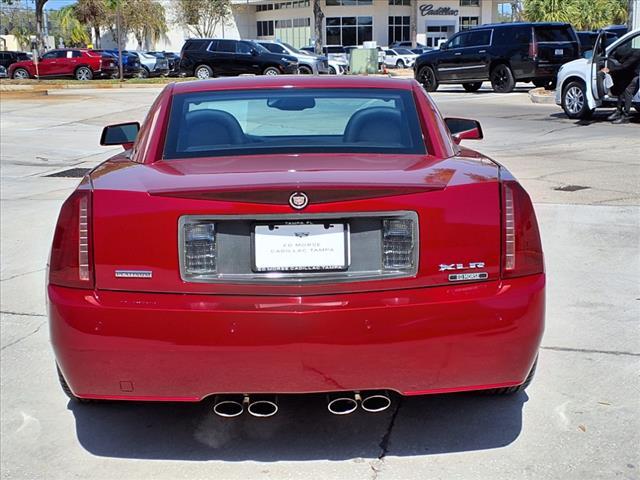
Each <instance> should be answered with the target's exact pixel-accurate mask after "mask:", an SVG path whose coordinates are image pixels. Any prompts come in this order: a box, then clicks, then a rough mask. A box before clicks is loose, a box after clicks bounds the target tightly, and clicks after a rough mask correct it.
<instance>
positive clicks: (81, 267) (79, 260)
mask: <svg viewBox="0 0 640 480" xmlns="http://www.w3.org/2000/svg"><path fill="white" fill-rule="evenodd" d="M49 283H51V284H53V285H60V286H63V287H74V288H93V286H94V282H93V249H92V228H91V190H88V189H81V190H76V191H75V192H73V194H71V196H70V197H69V198H68V199H67V201H66V202H64V204H63V205H62V209H61V210H60V216H59V217H58V223H57V224H56V231H55V233H54V236H53V245H52V247H51V258H50V262H49Z"/></svg>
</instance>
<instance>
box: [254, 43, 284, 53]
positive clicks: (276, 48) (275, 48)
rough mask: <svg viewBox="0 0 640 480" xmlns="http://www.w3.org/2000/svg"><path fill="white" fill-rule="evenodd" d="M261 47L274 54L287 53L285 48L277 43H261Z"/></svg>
mask: <svg viewBox="0 0 640 480" xmlns="http://www.w3.org/2000/svg"><path fill="white" fill-rule="evenodd" d="M260 45H262V46H263V47H264V48H266V49H267V50H269V51H270V52H273V53H287V51H286V50H285V48H284V47H283V46H282V45H279V44H277V43H261V44H260Z"/></svg>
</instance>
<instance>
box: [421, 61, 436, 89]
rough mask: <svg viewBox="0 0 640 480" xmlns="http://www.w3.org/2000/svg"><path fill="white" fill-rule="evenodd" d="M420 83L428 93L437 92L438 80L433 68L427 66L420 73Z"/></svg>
mask: <svg viewBox="0 0 640 480" xmlns="http://www.w3.org/2000/svg"><path fill="white" fill-rule="evenodd" d="M417 80H418V82H420V83H421V84H422V86H423V87H424V89H425V90H426V91H427V92H435V91H436V90H437V89H438V79H437V78H436V72H434V71H433V68H431V67H429V66H426V67H422V68H421V69H420V70H419V71H418V79H417Z"/></svg>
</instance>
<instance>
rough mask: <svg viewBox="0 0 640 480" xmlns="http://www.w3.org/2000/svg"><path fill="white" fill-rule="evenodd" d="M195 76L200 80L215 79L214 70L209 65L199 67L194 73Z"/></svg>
mask: <svg viewBox="0 0 640 480" xmlns="http://www.w3.org/2000/svg"><path fill="white" fill-rule="evenodd" d="M193 76H194V77H196V78H197V79H198V80H207V79H209V78H213V69H212V68H211V67H210V66H209V65H198V66H197V67H196V68H195V70H194V71H193Z"/></svg>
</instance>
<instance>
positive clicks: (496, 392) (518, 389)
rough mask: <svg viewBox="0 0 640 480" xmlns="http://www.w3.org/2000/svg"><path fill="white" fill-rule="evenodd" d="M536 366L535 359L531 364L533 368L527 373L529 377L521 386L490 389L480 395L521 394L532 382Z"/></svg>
mask: <svg viewBox="0 0 640 480" xmlns="http://www.w3.org/2000/svg"><path fill="white" fill-rule="evenodd" d="M537 366H538V357H536V360H535V362H533V366H532V367H531V370H530V371H529V375H527V378H525V380H524V382H523V383H522V384H521V385H516V386H515V387H504V388H492V389H490V390H483V391H482V393H484V394H486V395H512V394H514V393H518V392H522V391H523V390H525V389H526V388H527V387H528V386H529V384H531V381H532V380H533V376H534V375H535V373H536V367H537Z"/></svg>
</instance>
